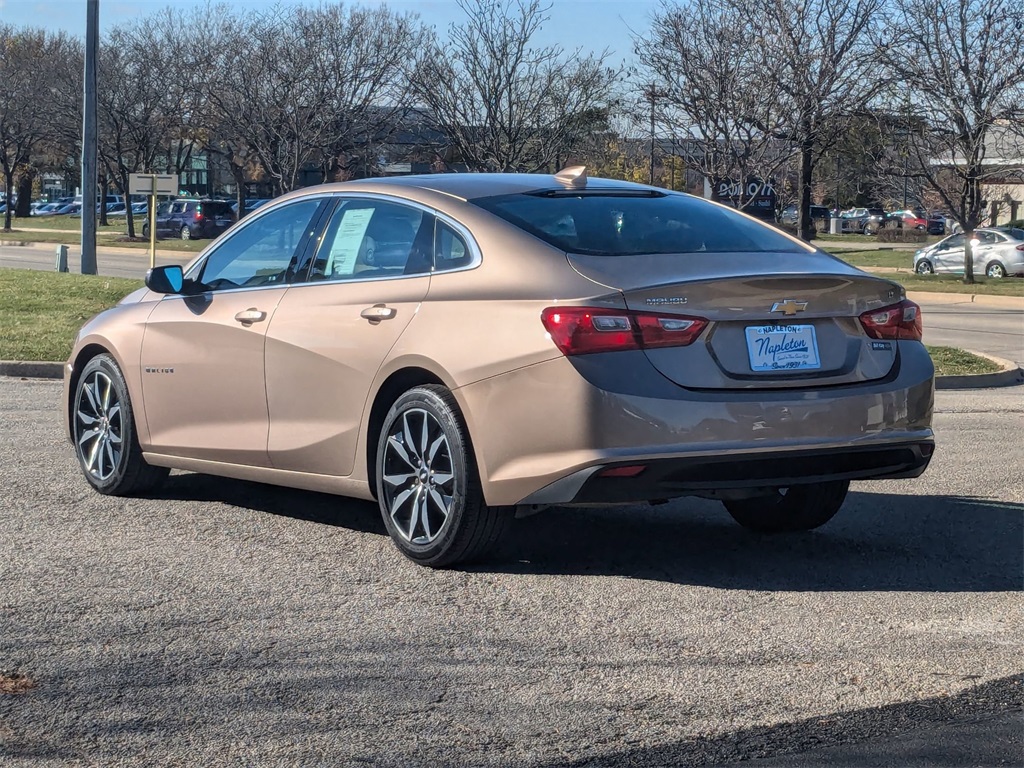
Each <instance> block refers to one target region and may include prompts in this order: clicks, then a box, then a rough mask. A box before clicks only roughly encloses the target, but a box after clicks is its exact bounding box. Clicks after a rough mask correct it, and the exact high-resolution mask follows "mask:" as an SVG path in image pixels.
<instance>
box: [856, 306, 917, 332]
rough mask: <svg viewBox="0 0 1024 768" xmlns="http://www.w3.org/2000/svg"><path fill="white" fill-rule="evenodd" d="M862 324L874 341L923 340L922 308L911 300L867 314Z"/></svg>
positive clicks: (861, 317)
mask: <svg viewBox="0 0 1024 768" xmlns="http://www.w3.org/2000/svg"><path fill="white" fill-rule="evenodd" d="M860 324H861V325H862V326H863V327H864V332H865V333H867V335H868V337H869V338H872V339H900V340H909V341H920V340H921V308H920V307H919V306H918V305H917V304H915V303H914V302H912V301H910V300H909V299H904V300H903V301H901V302H900V303H899V304H893V305H891V306H888V307H882V308H881V309H873V310H871V311H870V312H865V313H864V314H863V315H861V316H860Z"/></svg>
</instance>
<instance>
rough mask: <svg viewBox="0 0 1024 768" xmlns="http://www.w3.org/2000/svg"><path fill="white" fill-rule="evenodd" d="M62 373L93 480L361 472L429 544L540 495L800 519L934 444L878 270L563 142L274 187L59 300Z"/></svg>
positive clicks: (113, 488) (478, 546)
mask: <svg viewBox="0 0 1024 768" xmlns="http://www.w3.org/2000/svg"><path fill="white" fill-rule="evenodd" d="M64 402H65V416H66V420H67V425H68V432H69V436H70V438H71V440H72V443H73V445H74V448H75V451H76V453H77V456H78V460H79V463H80V464H81V468H82V471H83V473H84V475H85V478H86V480H87V481H88V482H89V483H90V484H91V485H92V486H93V488H95V489H96V490H97V491H99V492H100V493H105V494H115V495H129V494H138V493H143V492H145V491H147V490H150V489H152V488H154V487H155V486H156V485H157V484H158V483H160V482H161V481H162V480H163V479H164V478H165V477H166V476H167V473H168V471H169V469H171V468H177V469H182V470H188V471H193V472H202V473H208V474H213V475H220V476H224V477H232V478H242V479H246V480H255V481H260V482H267V483H274V484H277V485H284V486H291V487H295V488H305V489H310V490H316V491H325V492H329V493H335V494H341V495H345V496H352V497H356V498H361V499H374V500H376V502H377V503H378V505H379V506H380V511H381V515H382V517H383V520H384V524H385V526H386V527H387V530H388V532H389V533H390V535H391V537H392V539H393V541H394V543H395V545H396V546H397V547H398V549H399V550H400V551H401V552H402V553H403V554H404V555H406V556H407V557H409V558H410V559H412V560H414V561H415V562H417V563H420V564H423V565H427V566H433V567H441V566H447V565H453V564H455V563H460V562H464V561H467V560H470V559H472V558H478V557H480V556H482V555H483V553H484V552H485V551H486V550H487V548H488V547H489V546H490V545H491V544H493V543H494V542H495V541H496V540H497V539H498V537H499V536H500V534H501V532H502V530H503V529H504V528H505V527H506V525H507V524H508V522H509V520H510V518H512V517H514V516H515V515H517V514H520V515H522V514H528V513H532V512H536V511H540V510H542V509H543V508H545V507H549V506H552V505H556V506H558V505H595V504H607V503H614V504H633V503H637V502H644V501H651V502H654V501H661V500H664V499H670V498H675V497H680V496H702V497H705V498H711V499H717V500H720V501H721V502H722V503H723V504H724V506H725V509H726V510H727V511H728V512H729V513H730V514H731V515H732V517H733V518H734V519H735V520H736V521H737V522H739V523H740V524H741V525H743V526H745V527H748V528H751V529H754V530H756V531H761V532H780V531H803V530H808V529H812V528H816V527H818V526H820V525H823V524H825V523H826V522H828V521H829V520H830V519H831V518H832V517H833V515H835V514H836V512H837V511H838V510H839V508H840V506H841V505H842V504H843V500H844V498H845V497H846V494H847V490H848V488H849V484H850V481H851V480H869V479H879V478H894V477H901V478H908V477H917V476H918V475H920V474H921V473H922V472H924V470H925V468H926V467H927V465H928V462H929V460H930V458H931V455H932V451H933V447H934V440H933V433H932V429H931V417H932V402H933V368H932V363H931V360H930V358H929V356H928V353H927V351H926V350H925V348H924V346H923V345H922V344H921V314H920V309H919V307H918V306H917V305H915V304H914V303H913V302H911V301H908V300H907V299H906V297H905V295H904V293H903V290H902V288H901V287H900V286H899V285H898V284H896V283H893V282H890V281H888V280H884V279H881V278H879V277H875V276H872V275H869V274H866V273H864V272H861V271H860V270H858V269H856V268H854V267H851V266H849V265H847V264H845V263H844V262H842V261H840V260H838V259H836V258H834V257H832V256H830V255H828V254H826V253H823V252H822V251H819V250H817V249H815V248H813V247H811V246H809V245H806V244H804V243H802V242H801V241H799V240H795V239H793V238H791V237H789V236H787V235H786V234H784V233H782V232H780V231H778V230H776V229H774V228H772V227H770V226H768V225H766V224H762V223H760V222H758V221H756V220H754V219H752V218H749V217H747V216H745V215H743V214H741V213H738V212H736V211H733V210H731V209H729V208H725V207H723V206H721V205H718V204H715V203H711V202H708V201H705V200H701V199H699V198H694V197H691V196H688V195H685V194H677V193H674V192H667V191H665V190H661V189H655V188H651V187H646V186H640V185H636V184H629V183H624V182H618V181H608V180H601V179H589V180H588V179H587V176H586V171H585V169H583V168H579V167H577V168H573V169H566V170H565V171H563V172H562V173H559V174H557V175H555V176H541V175H526V174H522V175H518V174H512V175H504V174H464V175H458V174H450V175H448V174H446V175H433V176H421V177H415V176H411V177H404V178H390V179H375V180H365V181H360V182H348V183H343V184H334V185H326V186H320V187H311V188H306V189H302V190H299V191H297V192H294V193H292V194H289V195H286V196H284V197H281V198H279V199H277V200H274V201H273V202H272V203H270V204H268V205H266V206H264V207H262V208H260V209H259V210H258V211H256V212H254V213H252V214H250V215H249V216H248V217H246V218H245V219H243V220H242V221H241V222H239V224H238V225H237V226H235V227H234V228H232V229H231V230H230V231H229V232H228V233H226V234H225V235H223V236H222V237H220V238H219V239H218V240H216V241H214V242H213V243H212V244H211V245H210V246H209V247H207V249H206V250H205V251H204V252H202V253H201V254H200V255H199V256H198V257H197V258H196V259H195V261H193V262H192V263H191V264H190V265H189V266H188V267H187V268H185V269H184V270H183V269H182V268H181V267H177V266H168V267H159V268H156V269H154V270H151V271H150V272H149V273H148V274H147V277H146V287H145V288H144V289H140V290H138V291H136V292H135V293H133V294H131V295H129V296H127V297H126V298H125V299H124V300H123V301H122V302H121V303H120V304H119V305H118V306H117V307H114V308H112V309H110V310H107V311H106V312H103V313H101V314H100V315H98V316H97V317H95V318H93V319H92V320H90V321H89V322H87V323H86V324H85V326H84V327H83V328H82V329H81V331H80V332H79V334H78V337H77V339H76V341H75V344H74V348H73V351H72V353H71V357H70V360H69V361H68V365H67V370H66V375H65V401H64Z"/></svg>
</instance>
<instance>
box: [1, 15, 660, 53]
mask: <svg viewBox="0 0 1024 768" xmlns="http://www.w3.org/2000/svg"><path fill="white" fill-rule="evenodd" d="M236 2H237V3H238V5H239V7H242V6H243V3H244V6H245V7H252V8H269V7H271V6H273V5H275V4H278V3H279V4H281V5H290V4H292V3H291V2H290V1H289V0H236ZM315 2H316V0H310V2H308V3H306V4H307V5H313V4H315ZM549 2H551V10H550V11H549V12H548V15H549V16H550V19H549V20H548V22H547V23H546V24H545V25H544V29H543V30H542V31H541V32H540V33H539V34H538V35H537V37H536V38H535V42H536V43H537V44H539V45H551V44H555V43H557V44H560V45H561V46H562V47H563V48H565V49H566V50H569V51H571V50H574V49H576V48H581V49H583V50H584V51H591V50H593V51H598V50H602V49H605V48H608V49H610V50H612V51H613V55H612V56H611V58H610V62H611V63H615V64H618V63H620V62H624V61H625V62H629V61H631V60H632V58H633V56H632V47H633V46H632V41H631V38H630V31H629V30H630V29H633V30H635V31H638V32H640V31H643V30H644V29H646V27H647V22H648V19H649V17H650V15H651V13H652V11H654V10H656V9H657V8H658V7H659V6H660V2H659V0H549ZM204 4H205V0H173V2H167V1H166V0H100V27H101V28H106V27H110V26H114V25H116V24H118V23H121V22H125V21H131V20H133V19H136V18H139V17H141V16H145V15H147V14H149V13H150V12H152V11H154V10H157V9H160V8H163V7H165V6H167V5H174V6H175V7H179V8H188V7H190V6H197V5H204ZM296 4H300V3H296ZM347 4H348V5H378V4H386V5H389V6H390V7H391V8H393V9H394V10H396V11H400V12H405V11H413V12H415V13H418V14H419V15H420V18H421V19H422V20H423V21H424V22H425V23H427V24H429V25H431V26H434V27H436V28H437V30H438V31H439V32H443V31H444V30H445V29H447V27H448V25H449V24H450V23H452V22H453V21H457V20H459V18H460V17H461V11H460V10H459V8H458V6H457V5H456V4H455V1H454V0H387V2H384V0H363V2H352V3H347ZM0 22H3V23H5V24H11V25H13V26H16V27H21V26H35V27H44V28H46V29H55V30H56V29H62V30H65V31H66V32H69V33H71V34H75V35H80V36H83V37H84V35H85V0H0Z"/></svg>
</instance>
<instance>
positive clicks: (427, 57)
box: [409, 0, 614, 171]
mask: <svg viewBox="0 0 1024 768" xmlns="http://www.w3.org/2000/svg"><path fill="white" fill-rule="evenodd" d="M458 4H459V7H460V8H461V9H462V10H463V12H464V13H465V14H466V20H465V22H464V23H462V24H453V25H452V26H451V27H450V28H449V30H448V40H447V41H443V42H442V41H437V40H435V41H433V42H432V43H431V44H429V45H425V46H424V47H423V50H422V53H421V55H420V56H419V57H418V58H417V60H416V62H415V67H414V68H413V69H412V71H411V72H410V75H409V76H410V82H411V84H412V93H413V96H414V97H415V99H416V101H417V103H418V104H420V105H422V106H423V107H424V108H425V110H426V111H427V113H429V115H430V117H431V119H432V120H433V122H434V123H435V124H436V126H437V127H438V128H439V129H440V130H441V131H442V132H443V133H444V134H445V135H446V136H447V138H448V141H449V142H450V144H451V145H452V147H453V148H454V150H455V154H457V155H458V156H459V157H461V159H462V160H463V161H464V162H465V163H466V165H467V166H468V167H469V168H470V169H471V170H475V171H484V170H488V171H537V170H540V169H544V168H548V167H550V165H551V164H552V163H554V162H556V161H557V160H558V159H559V158H562V157H565V156H567V155H569V154H571V153H572V151H573V150H574V148H575V147H577V146H578V145H579V143H580V141H581V140H582V139H583V138H585V137H586V135H587V134H588V133H589V132H590V131H591V130H592V129H593V128H594V126H595V120H594V118H598V120H597V124H600V123H601V122H602V121H601V119H600V118H601V116H602V112H603V110H605V109H606V108H607V106H608V102H609V99H610V97H611V90H612V85H613V82H614V72H612V71H611V70H610V69H609V68H607V67H606V66H605V60H606V58H607V52H605V53H602V54H598V55H588V56H582V55H581V54H580V52H579V51H576V52H574V53H573V54H572V55H570V56H565V55H564V53H563V51H562V49H561V48H560V47H558V46H549V47H545V48H534V47H531V45H530V43H531V40H532V39H533V37H534V35H535V34H536V33H537V32H538V31H539V30H540V28H541V27H542V25H543V24H544V22H545V21H546V20H547V15H546V11H547V7H546V6H542V5H541V3H540V2H539V0H474V1H473V2H471V1H470V0H458ZM604 122H606V115H605V119H604Z"/></svg>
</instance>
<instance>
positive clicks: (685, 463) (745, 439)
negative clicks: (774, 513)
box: [455, 342, 934, 505]
mask: <svg viewBox="0 0 1024 768" xmlns="http://www.w3.org/2000/svg"><path fill="white" fill-rule="evenodd" d="M899 344H900V350H901V354H900V358H899V362H898V363H897V366H896V368H895V369H894V371H893V373H891V374H890V376H888V377H886V378H885V379H883V380H879V381H876V382H871V383H867V384H858V385H850V386H833V387H819V388H815V389H810V388H808V389H789V390H774V391H766V390H749V389H734V390H700V391H696V390H688V389H685V388H683V387H679V386H677V385H675V384H673V383H671V382H670V381H668V379H666V378H665V377H664V376H662V375H661V374H659V373H658V372H657V371H656V370H655V369H654V368H653V367H652V366H651V365H650V363H649V362H648V361H647V358H646V357H645V356H644V355H643V353H642V352H641V353H636V354H634V353H631V352H616V353H611V355H587V356H585V358H588V359H587V360H584V361H583V364H582V365H574V364H573V362H572V361H571V360H570V359H567V358H558V359H555V360H550V361H548V362H545V363H540V364H538V365H534V366H529V367H527V368H523V369H520V370H518V371H513V372H511V373H508V374H504V375H502V376H496V377H492V378H490V379H486V380H484V381H481V382H477V383H475V384H472V385H468V386H465V387H462V388H460V389H458V390H456V393H455V394H456V397H457V398H458V399H459V401H460V405H461V406H462V408H463V413H464V414H465V416H466V420H467V426H468V427H469V431H470V435H471V436H472V440H473V445H474V450H475V453H476V458H477V463H478V465H479V467H480V475H481V482H482V484H483V488H484V494H485V497H486V498H487V501H488V503H489V504H493V505H512V504H563V503H571V502H589V503H599V502H612V503H617V502H626V501H640V500H644V499H659V498H667V497H671V496H680V495H686V494H691V493H697V492H700V491H707V490H716V489H723V488H732V489H737V488H760V487H769V486H785V485H791V484H795V483H798V482H804V483H806V482H815V481H819V480H825V479H855V478H859V479H866V478H878V477H914V476H917V475H919V474H921V472H923V471H924V469H925V468H926V467H927V464H928V460H929V459H930V455H931V446H932V444H933V433H932V429H931V417H932V408H933V402H934V381H933V375H934V369H933V367H932V364H931V359H930V358H929V357H928V354H927V351H926V350H925V349H924V347H923V346H922V345H921V344H919V343H917V342H899ZM612 356H614V357H612ZM602 357H605V358H608V359H605V360H601V359H600V358H602ZM581 360H582V358H577V364H579V362H580V361H581ZM639 465H643V466H644V469H643V471H642V472H641V473H640V474H638V475H636V476H635V477H618V478H607V477H601V476H600V473H601V472H602V471H604V470H606V469H608V468H614V467H620V466H634V467H635V466H639ZM608 480H615V482H614V483H610V482H607V481H608Z"/></svg>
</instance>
